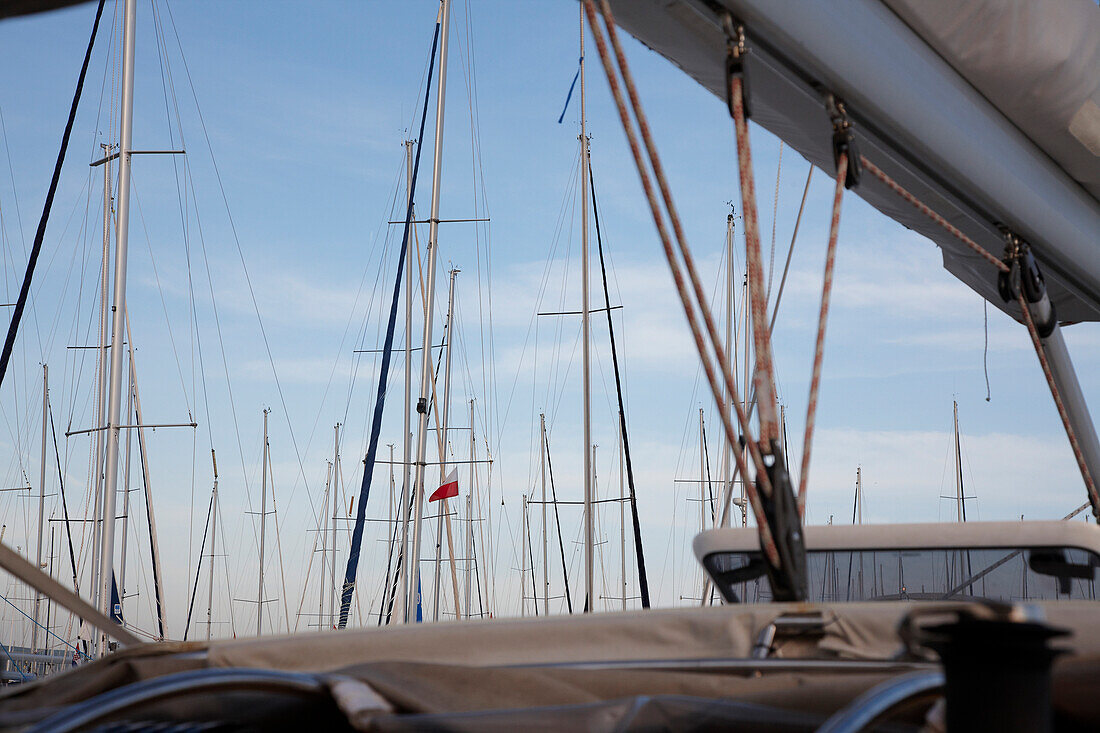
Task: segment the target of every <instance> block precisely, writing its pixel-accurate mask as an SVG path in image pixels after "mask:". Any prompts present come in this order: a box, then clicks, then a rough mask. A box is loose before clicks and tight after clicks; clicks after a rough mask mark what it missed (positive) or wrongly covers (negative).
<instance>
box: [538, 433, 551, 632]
mask: <svg viewBox="0 0 1100 733" xmlns="http://www.w3.org/2000/svg"><path fill="white" fill-rule="evenodd" d="M539 473H541V474H542V613H543V615H544V616H549V615H550V561H549V560H548V559H547V548H548V545H547V542H546V414H545V413H539Z"/></svg>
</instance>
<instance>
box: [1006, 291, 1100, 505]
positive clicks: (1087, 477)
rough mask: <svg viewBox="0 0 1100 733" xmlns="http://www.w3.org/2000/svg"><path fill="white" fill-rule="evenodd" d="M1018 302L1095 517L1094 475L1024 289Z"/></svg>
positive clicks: (1098, 499) (1097, 501)
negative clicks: (1072, 422) (1090, 470)
mask: <svg viewBox="0 0 1100 733" xmlns="http://www.w3.org/2000/svg"><path fill="white" fill-rule="evenodd" d="M1016 302H1017V303H1019V304H1020V310H1021V311H1023V314H1024V323H1025V324H1027V332H1028V334H1029V335H1030V336H1031V344H1032V345H1033V346H1034V347H1035V355H1036V356H1038V357H1039V366H1041V367H1042V368H1043V376H1044V377H1046V379H1047V386H1048V387H1050V394H1051V396H1052V397H1053V398H1054V406H1055V407H1057V408H1058V417H1060V418H1062V427H1064V428H1065V429H1066V437H1067V438H1069V446H1070V448H1072V449H1073V457H1074V458H1075V459H1076V460H1077V467H1078V468H1079V469H1081V478H1082V479H1084V481H1085V489H1086V490H1087V491H1088V493H1089V502H1090V503H1091V504H1092V511H1093V514H1094V515H1095V514H1096V512H1097V511H1098V509H1100V495H1098V494H1097V492H1096V484H1095V483H1093V480H1092V474H1090V473H1089V468H1088V466H1087V465H1086V464H1085V455H1084V453H1083V452H1082V451H1081V444H1080V443H1078V442H1077V433H1076V432H1075V431H1074V430H1073V426H1072V425H1071V424H1070V422H1069V415H1068V414H1067V413H1066V406H1065V404H1063V402H1062V394H1061V393H1060V392H1059V391H1058V385H1057V384H1055V382H1054V375H1053V374H1052V373H1051V371H1050V363H1049V362H1048V361H1047V355H1046V351H1045V350H1044V349H1043V342H1042V341H1041V340H1040V339H1039V331H1038V329H1036V328H1035V321H1034V320H1032V318H1031V311H1030V310H1029V309H1028V307H1027V301H1026V299H1025V298H1024V293H1023V289H1022V288H1021V290H1020V292H1017V293H1016ZM1098 519H1100V517H1098Z"/></svg>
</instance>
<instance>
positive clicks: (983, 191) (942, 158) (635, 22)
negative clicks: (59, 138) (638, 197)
mask: <svg viewBox="0 0 1100 733" xmlns="http://www.w3.org/2000/svg"><path fill="white" fill-rule="evenodd" d="M612 7H613V10H614V12H615V19H616V22H617V23H618V24H619V25H620V26H622V27H623V28H624V29H626V30H627V31H628V32H630V33H631V34H633V35H634V36H635V37H637V38H638V39H639V40H641V41H642V42H643V43H645V44H646V45H648V46H649V47H650V48H652V49H654V50H656V51H657V52H659V53H661V54H662V55H664V56H666V57H667V58H668V59H670V60H671V61H672V62H673V63H675V64H677V65H678V66H680V67H681V68H682V69H683V70H684V71H685V72H687V73H688V74H689V75H690V76H691V77H693V78H694V79H695V80H696V81H698V82H699V83H700V84H702V85H703V86H704V87H706V88H707V89H709V90H710V91H712V92H714V93H715V94H716V95H718V96H719V97H721V98H723V99H724V98H725V71H724V70H725V53H726V52H725V35H724V33H723V31H722V29H721V24H720V18H721V13H722V12H723V10H728V11H729V12H730V13H731V14H732V15H733V17H734V18H735V19H736V20H737V21H740V22H741V23H743V24H744V26H745V31H746V36H747V45H748V46H749V47H750V49H751V51H750V53H749V55H748V59H747V61H746V73H747V75H748V78H749V90H750V93H751V100H750V101H751V109H752V119H753V121H755V122H757V123H758V124H760V125H762V126H763V127H765V128H766V129H768V130H769V131H771V132H772V133H774V134H776V135H778V136H779V137H781V138H782V139H783V140H784V141H785V142H787V143H788V144H790V145H791V146H792V147H794V148H795V149H796V150H798V151H799V152H800V153H801V154H802V155H803V156H805V157H806V158H807V159H808V160H809V161H811V162H812V163H814V164H815V165H818V166H819V167H822V168H824V169H825V170H830V169H831V168H832V148H831V127H830V124H829V120H828V116H827V114H826V112H825V108H824V94H825V92H826V91H828V92H832V93H834V94H835V95H837V96H838V97H840V98H842V99H844V100H845V101H846V103H847V107H848V111H849V114H850V116H851V119H852V122H853V124H854V127H855V128H856V134H857V144H858V146H859V149H860V152H862V153H863V154H864V155H866V156H867V157H868V158H869V159H871V160H872V161H874V162H875V164H876V165H878V166H879V167H880V168H882V169H883V170H884V171H886V173H887V174H889V175H890V176H891V177H893V178H894V179H895V180H896V181H898V182H899V183H900V184H901V185H902V186H904V187H905V188H907V189H909V190H910V191H911V192H912V193H914V194H915V195H916V196H917V197H918V198H920V199H921V200H922V201H924V202H925V203H926V204H927V205H929V206H930V207H931V208H932V209H933V210H934V211H937V212H938V213H940V214H942V215H944V216H945V218H947V219H948V221H950V222H951V223H952V224H954V225H955V226H957V227H958V228H959V229H961V230H962V231H963V232H965V233H966V234H967V235H968V236H970V237H972V238H973V239H974V240H976V241H977V242H978V243H979V244H981V245H982V246H983V247H985V248H986V249H987V250H989V251H990V252H992V253H994V254H995V255H998V256H999V255H1000V254H1001V252H1002V251H1003V248H1004V244H1003V238H1002V234H1001V232H1000V230H999V228H998V226H999V225H1004V226H1006V227H1008V228H1009V229H1011V230H1012V231H1013V232H1015V233H1016V234H1018V235H1020V236H1021V237H1023V238H1024V239H1025V240H1027V241H1028V242H1029V243H1030V244H1031V245H1032V248H1033V251H1034V252H1035V254H1036V257H1037V259H1038V260H1039V262H1040V266H1041V268H1042V270H1043V274H1044V276H1045V277H1046V281H1047V284H1048V286H1049V290H1050V294H1051V297H1052V299H1053V300H1054V301H1055V304H1056V306H1057V309H1058V315H1059V318H1060V319H1061V320H1062V321H1063V322H1066V321H1069V322H1073V321H1081V320H1100V8H1098V7H1097V5H1096V3H1095V2H1093V0H834V1H832V2H828V3H824V2H809V3H807V2H801V1H799V0H614V1H613V2H612ZM730 134H731V135H732V134H733V133H732V130H731V133H730ZM734 164H735V163H734V161H731V165H734ZM856 193H858V194H859V195H860V196H861V197H863V198H864V199H865V200H867V201H868V202H869V203H870V204H871V205H873V206H874V207H876V208H877V209H879V210H880V211H882V212H883V213H885V214H886V215H888V216H890V217H891V218H893V219H895V220H896V221H898V222H899V223H901V224H903V225H905V226H906V227H909V228H911V229H914V230H916V231H919V232H921V233H922V234H924V235H926V236H928V237H929V238H931V239H932V240H934V241H935V242H936V243H937V244H939V245H940V246H941V248H942V249H943V254H944V266H945V267H947V269H948V270H950V271H951V272H952V273H954V274H955V275H956V276H957V277H959V278H960V279H961V280H963V281H964V282H966V283H967V284H968V285H969V286H970V287H972V288H973V289H974V290H976V291H977V292H979V293H980V294H981V295H983V296H984V297H986V298H987V299H988V300H990V302H992V303H994V304H996V305H998V306H999V307H1002V308H1003V309H1004V310H1006V311H1007V312H1009V313H1012V314H1014V315H1015V314H1017V309H1016V308H1015V306H1014V304H1009V305H1007V306H1006V305H1005V304H1004V303H1002V301H1001V299H1000V297H999V296H998V295H997V293H996V273H995V272H994V270H993V269H992V268H991V267H990V266H989V265H988V263H985V262H984V261H983V260H981V259H980V258H978V257H976V256H975V255H974V254H973V253H972V252H971V251H970V250H969V249H967V248H966V247H965V246H964V245H962V244H961V243H959V242H958V241H957V240H956V239H954V238H953V237H952V236H951V235H949V234H948V233H947V232H946V231H944V230H943V229H942V228H941V227H939V226H938V225H936V224H934V223H933V222H931V221H930V220H929V219H927V218H926V217H925V216H924V215H923V214H921V213H919V212H918V211H917V210H916V209H915V208H913V207H912V206H911V205H909V204H907V203H905V202H904V201H902V200H901V199H900V198H898V197H897V195H896V194H894V193H893V192H891V191H889V190H888V189H886V187H885V186H883V185H882V184H881V183H879V182H878V181H877V180H876V179H873V178H871V177H870V176H868V175H865V176H864V177H863V180H862V182H861V184H860V185H859V187H858V188H857V189H856Z"/></svg>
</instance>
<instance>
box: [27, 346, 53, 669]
mask: <svg viewBox="0 0 1100 733" xmlns="http://www.w3.org/2000/svg"><path fill="white" fill-rule="evenodd" d="M49 395H50V380H49V369H48V368H47V367H46V365H45V364H43V365H42V465H41V466H40V467H39V473H38V552H37V554H36V555H35V567H39V568H41V567H42V525H43V523H44V522H45V516H46V423H47V421H48V420H49V414H48V411H49V407H48V405H49ZM41 605H42V593H40V592H39V591H38V590H37V589H36V590H35V591H34V626H33V627H32V628H31V653H32V654H33V653H34V652H36V651H37V650H38V619H39V611H40V608H41Z"/></svg>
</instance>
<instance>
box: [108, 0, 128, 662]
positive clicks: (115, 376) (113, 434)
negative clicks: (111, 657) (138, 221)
mask: <svg viewBox="0 0 1100 733" xmlns="http://www.w3.org/2000/svg"><path fill="white" fill-rule="evenodd" d="M136 17H137V0H126V5H125V9H124V10H123V16H122V25H123V35H122V124H121V125H120V127H119V132H120V136H119V150H118V208H117V220H116V222H115V278H114V299H113V305H112V313H111V386H110V392H109V394H108V397H107V403H108V404H107V426H106V427H107V451H106V458H105V460H106V466H105V469H104V480H103V537H102V545H103V546H102V549H101V552H100V558H99V593H100V596H99V600H100V608H101V609H102V610H103V611H104V613H105V614H106V615H107V616H108V617H110V616H111V612H112V610H113V609H112V608H111V581H112V579H113V577H114V560H115V492H116V489H117V486H118V438H119V413H120V412H121V411H122V351H123V349H122V343H123V338H124V336H123V327H124V319H125V316H126V261H127V257H126V248H127V244H128V235H129V231H130V150H131V149H132V139H131V138H132V135H133V127H134V32H135V26H136V22H135V21H136ZM99 636H100V640H101V642H102V644H101V646H100V649H99V653H100V654H104V653H106V651H107V635H106V634H105V633H103V632H100V635H99Z"/></svg>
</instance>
